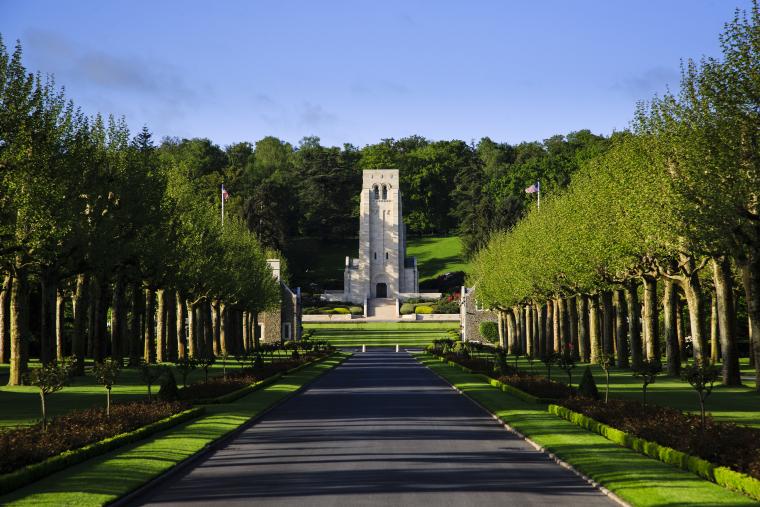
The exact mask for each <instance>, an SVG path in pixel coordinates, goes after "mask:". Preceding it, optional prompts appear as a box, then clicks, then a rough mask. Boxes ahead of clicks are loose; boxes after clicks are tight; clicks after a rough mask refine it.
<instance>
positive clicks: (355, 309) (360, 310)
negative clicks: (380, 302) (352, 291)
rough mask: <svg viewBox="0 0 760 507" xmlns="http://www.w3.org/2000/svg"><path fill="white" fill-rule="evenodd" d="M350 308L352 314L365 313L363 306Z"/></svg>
mask: <svg viewBox="0 0 760 507" xmlns="http://www.w3.org/2000/svg"><path fill="white" fill-rule="evenodd" d="M348 310H349V311H350V312H351V315H364V308H362V307H361V306H351V307H349V308H348Z"/></svg>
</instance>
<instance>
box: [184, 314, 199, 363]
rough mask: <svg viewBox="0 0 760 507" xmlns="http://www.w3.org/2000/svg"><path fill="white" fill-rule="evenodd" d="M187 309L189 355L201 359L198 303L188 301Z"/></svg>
mask: <svg viewBox="0 0 760 507" xmlns="http://www.w3.org/2000/svg"><path fill="white" fill-rule="evenodd" d="M185 306H186V307H187V318H188V320H187V353H188V354H190V357H192V358H197V357H199V355H200V354H199V353H198V303H195V304H193V303H191V302H190V301H188V302H187V303H186V304H185Z"/></svg>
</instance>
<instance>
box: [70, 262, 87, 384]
mask: <svg viewBox="0 0 760 507" xmlns="http://www.w3.org/2000/svg"><path fill="white" fill-rule="evenodd" d="M89 286H90V277H89V275H87V274H83V273H80V274H78V275H77V281H76V288H75V290H74V294H73V297H72V307H73V311H74V334H73V336H72V337H71V349H72V350H71V352H72V354H73V355H74V357H75V359H76V361H75V364H74V375H84V356H85V352H86V350H87V349H86V347H87V344H86V332H87V329H86V328H87V294H88V292H89Z"/></svg>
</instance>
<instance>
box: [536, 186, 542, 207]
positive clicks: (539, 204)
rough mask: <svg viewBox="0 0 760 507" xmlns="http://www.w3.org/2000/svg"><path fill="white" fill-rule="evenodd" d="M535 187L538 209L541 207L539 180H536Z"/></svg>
mask: <svg viewBox="0 0 760 507" xmlns="http://www.w3.org/2000/svg"><path fill="white" fill-rule="evenodd" d="M536 189H537V190H538V209H541V180H538V181H537V182H536Z"/></svg>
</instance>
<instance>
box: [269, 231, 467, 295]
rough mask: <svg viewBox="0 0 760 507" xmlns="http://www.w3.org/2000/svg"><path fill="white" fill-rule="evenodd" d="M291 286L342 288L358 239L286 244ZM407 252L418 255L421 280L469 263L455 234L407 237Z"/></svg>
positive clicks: (464, 268) (297, 240) (299, 240)
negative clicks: (433, 236) (348, 263)
mask: <svg viewBox="0 0 760 507" xmlns="http://www.w3.org/2000/svg"><path fill="white" fill-rule="evenodd" d="M284 253H285V257H286V258H287V260H288V269H289V271H290V278H291V285H292V286H294V287H299V286H300V287H302V288H303V289H304V290H306V291H308V290H309V284H311V283H315V284H317V285H319V286H321V287H323V288H325V289H335V290H340V289H342V288H343V269H344V268H345V266H346V256H350V257H352V258H354V257H358V256H359V240H358V239H357V238H346V239H339V240H333V241H329V242H324V243H323V242H321V241H319V240H318V239H314V238H294V239H291V240H289V242H288V245H287V246H286V247H285V252H284ZM406 254H407V255H408V256H409V257H413V256H414V257H417V265H418V268H419V271H420V281H421V282H422V281H424V280H427V279H430V278H435V277H437V276H438V275H440V274H443V273H447V272H449V271H465V272H467V271H468V269H469V265H468V264H467V263H466V262H465V261H464V259H463V257H462V241H461V240H460V239H459V237H457V236H445V237H437V238H430V237H424V238H415V237H411V238H407V248H406Z"/></svg>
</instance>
